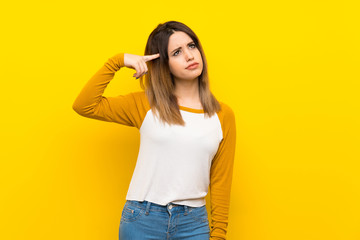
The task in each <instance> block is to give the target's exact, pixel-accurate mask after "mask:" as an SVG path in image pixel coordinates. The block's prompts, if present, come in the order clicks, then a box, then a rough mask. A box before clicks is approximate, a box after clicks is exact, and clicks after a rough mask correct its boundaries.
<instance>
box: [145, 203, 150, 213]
mask: <svg viewBox="0 0 360 240" xmlns="http://www.w3.org/2000/svg"><path fill="white" fill-rule="evenodd" d="M150 204H151V202H147V204H146V211H145V215H149V210H150Z"/></svg>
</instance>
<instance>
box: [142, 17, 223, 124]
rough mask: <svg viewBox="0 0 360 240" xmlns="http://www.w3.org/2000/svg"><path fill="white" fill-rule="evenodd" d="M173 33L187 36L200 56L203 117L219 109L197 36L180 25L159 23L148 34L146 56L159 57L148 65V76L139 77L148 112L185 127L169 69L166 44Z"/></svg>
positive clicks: (199, 79) (172, 22)
mask: <svg viewBox="0 0 360 240" xmlns="http://www.w3.org/2000/svg"><path fill="white" fill-rule="evenodd" d="M175 31H182V32H184V33H186V34H187V35H189V37H190V38H191V39H192V40H193V41H194V43H195V45H196V47H197V48H198V50H199V51H200V53H201V57H202V61H203V71H202V73H201V74H200V76H199V77H198V83H199V96H200V101H201V104H202V107H203V110H204V114H205V116H207V117H210V116H212V115H213V114H215V113H216V112H217V111H219V110H220V104H219V102H218V101H217V99H216V98H215V96H214V95H213V94H212V93H211V91H210V87H209V76H208V71H207V69H208V67H207V61H206V58H205V53H204V50H203V48H202V46H201V44H200V41H199V39H198V37H197V36H196V34H195V33H194V32H193V31H192V30H191V29H190V28H189V27H188V26H186V25H185V24H183V23H181V22H177V21H168V22H165V23H161V24H159V25H158V26H157V27H156V28H155V29H154V30H153V31H152V32H151V34H150V36H149V38H148V41H147V44H146V48H145V55H152V54H157V53H160V57H159V58H156V59H154V60H151V61H148V62H147V64H148V74H146V75H143V76H142V77H141V78H140V86H141V88H142V89H143V90H145V93H146V96H147V98H148V100H149V103H150V107H151V109H152V110H153V111H154V112H155V114H156V115H158V116H159V117H160V120H161V121H162V122H166V123H168V124H179V125H185V122H184V120H183V119H182V117H181V114H180V109H179V105H178V101H177V98H176V96H175V94H174V90H175V82H174V77H173V75H172V74H171V72H170V67H169V56H168V44H169V38H170V36H171V35H172V34H173V33H174V32H175Z"/></svg>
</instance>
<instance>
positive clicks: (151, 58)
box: [144, 53, 160, 62]
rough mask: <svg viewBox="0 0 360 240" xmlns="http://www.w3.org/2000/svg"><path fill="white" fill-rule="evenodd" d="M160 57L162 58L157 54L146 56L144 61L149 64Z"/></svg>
mask: <svg viewBox="0 0 360 240" xmlns="http://www.w3.org/2000/svg"><path fill="white" fill-rule="evenodd" d="M158 57H160V53H156V54H153V55H146V56H144V59H145V62H147V61H151V60H153V59H155V58H158Z"/></svg>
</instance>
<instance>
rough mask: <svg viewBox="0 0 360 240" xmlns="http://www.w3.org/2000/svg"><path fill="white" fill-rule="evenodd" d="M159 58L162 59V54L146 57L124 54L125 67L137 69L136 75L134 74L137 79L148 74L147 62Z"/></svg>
mask: <svg viewBox="0 0 360 240" xmlns="http://www.w3.org/2000/svg"><path fill="white" fill-rule="evenodd" d="M158 57H160V53H157V54H153V55H146V56H139V55H134V54H129V53H124V65H125V67H128V68H132V69H135V70H136V73H134V75H133V77H136V79H138V78H139V77H141V76H142V75H143V74H146V73H147V71H148V68H147V65H146V62H147V61H151V60H153V59H156V58H158Z"/></svg>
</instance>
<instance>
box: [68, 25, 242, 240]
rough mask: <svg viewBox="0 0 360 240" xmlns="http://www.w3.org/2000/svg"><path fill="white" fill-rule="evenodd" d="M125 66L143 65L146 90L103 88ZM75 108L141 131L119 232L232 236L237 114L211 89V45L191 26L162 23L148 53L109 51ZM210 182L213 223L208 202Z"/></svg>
mask: <svg viewBox="0 0 360 240" xmlns="http://www.w3.org/2000/svg"><path fill="white" fill-rule="evenodd" d="M122 67H128V68H132V69H135V70H136V73H135V74H134V77H136V79H138V78H141V79H140V85H141V87H142V89H143V90H144V91H139V92H134V93H129V94H126V95H121V96H117V97H104V96H102V94H103V92H104V90H105V88H106V86H107V84H108V83H109V82H110V81H111V80H112V79H113V77H114V75H115V73H116V71H118V70H120V69H121V68H122ZM73 109H74V110H75V111H76V112H77V113H78V114H80V115H82V116H85V117H89V118H94V119H99V120H103V121H109V122H116V123H119V124H123V125H128V126H133V127H136V128H138V129H139V131H140V149H139V154H138V159H137V162H136V166H135V170H134V173H133V176H132V179H131V182H130V186H129V189H128V193H127V196H126V200H127V201H126V203H125V206H124V208H123V211H122V216H121V221H120V229H119V237H120V239H125V240H127V239H135V240H138V239H139V240H142V239H192V240H205V239H209V238H210V239H214V240H215V239H226V233H227V225H228V213H229V205H230V189H231V181H232V170H233V163H234V153H235V134H236V131H235V117H234V113H233V111H232V110H231V108H230V107H229V106H227V105H226V104H224V103H222V102H218V101H217V100H216V98H215V97H214V96H213V94H212V93H211V91H210V89H209V78H208V72H207V63H206V58H205V54H204V51H203V49H202V47H201V44H200V41H199V39H198V37H197V36H196V35H195V33H194V32H193V31H192V30H191V29H190V28H189V27H188V26H186V25H185V24H183V23H180V22H176V21H169V22H165V23H163V24H159V25H158V26H157V27H156V28H155V29H154V30H153V31H152V33H151V34H150V36H149V38H148V41H147V44H146V48H145V54H144V56H138V55H133V54H128V53H119V54H116V55H115V56H113V57H111V58H109V59H108V61H107V62H105V64H104V66H103V67H102V68H101V69H100V70H99V71H98V72H97V73H96V74H95V75H94V76H93V77H92V78H91V79H90V80H89V81H88V83H87V84H86V85H85V86H84V88H83V89H82V91H81V92H80V94H79V96H78V97H77V99H76V100H75V102H74V104H73ZM209 187H210V199H211V226H210V228H209V221H208V217H207V211H206V206H205V204H206V201H205V196H206V195H207V192H208V188H209Z"/></svg>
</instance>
